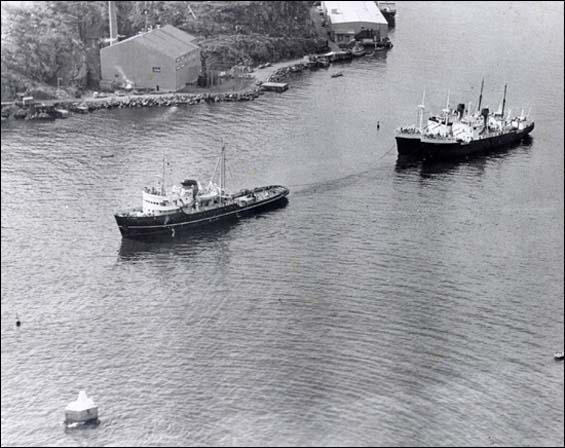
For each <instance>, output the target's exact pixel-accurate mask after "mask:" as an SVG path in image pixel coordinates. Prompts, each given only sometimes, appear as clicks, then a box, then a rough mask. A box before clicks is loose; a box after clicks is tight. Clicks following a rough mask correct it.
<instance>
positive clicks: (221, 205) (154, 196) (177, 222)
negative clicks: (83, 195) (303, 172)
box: [114, 147, 289, 239]
mask: <svg viewBox="0 0 565 448" xmlns="http://www.w3.org/2000/svg"><path fill="white" fill-rule="evenodd" d="M225 161H226V158H225V148H224V147H222V151H221V155H220V158H219V159H218V163H217V164H216V168H215V170H214V174H213V175H212V179H211V180H210V182H209V183H208V184H207V185H206V186H202V184H201V183H200V182H199V181H196V180H191V179H187V180H184V181H183V182H181V183H180V184H178V185H174V186H173V187H172V188H171V189H170V191H169V192H167V191H166V190H165V166H166V161H165V159H164V158H163V172H162V176H161V178H160V182H159V185H158V186H157V187H151V188H150V187H146V188H144V190H143V192H142V195H143V203H142V206H141V207H137V208H131V209H126V210H121V211H118V212H117V213H115V214H114V217H115V219H116V223H117V224H118V228H119V229H120V233H121V234H122V237H124V238H131V239H145V238H151V237H154V236H163V235H170V236H172V237H174V236H175V235H176V234H177V233H179V232H183V231H187V230H188V229H190V228H193V227H195V226H205V225H210V224H212V223H216V222H221V221H226V220H233V219H238V218H240V217H241V216H244V215H246V214H249V213H257V212H259V211H262V210H265V209H267V208H274V207H276V206H281V205H285V204H286V203H287V202H288V199H287V196H288V194H289V190H288V188H286V187H283V186H280V185H268V186H263V187H257V188H253V189H245V190H241V191H239V192H238V193H235V194H232V193H229V192H228V191H227V190H226V187H225V169H226V165H225V163H226V162H225ZM216 174H218V177H219V178H220V183H219V185H218V184H217V183H216V182H215V179H216Z"/></svg>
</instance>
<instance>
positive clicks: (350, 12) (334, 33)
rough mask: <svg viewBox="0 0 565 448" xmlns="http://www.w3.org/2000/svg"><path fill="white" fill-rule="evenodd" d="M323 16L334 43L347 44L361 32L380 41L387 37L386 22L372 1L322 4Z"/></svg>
mask: <svg viewBox="0 0 565 448" xmlns="http://www.w3.org/2000/svg"><path fill="white" fill-rule="evenodd" d="M321 6H322V10H323V12H324V15H325V17H326V19H327V22H328V25H329V27H330V36H331V38H332V40H333V41H334V42H336V43H337V44H338V45H339V44H347V43H348V42H350V41H351V40H352V39H354V38H355V36H356V35H357V34H359V33H360V32H361V31H364V30H366V31H368V32H369V33H371V34H372V35H373V36H375V38H376V40H378V41H380V40H382V39H384V38H385V37H387V35H388V22H387V20H386V19H385V18H384V16H383V14H382V13H381V11H380V10H379V8H378V7H377V5H376V3H375V2H374V1H370V2H369V1H367V2H347V1H345V2H322V4H321Z"/></svg>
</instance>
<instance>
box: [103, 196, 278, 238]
mask: <svg viewBox="0 0 565 448" xmlns="http://www.w3.org/2000/svg"><path fill="white" fill-rule="evenodd" d="M278 188H282V187H278ZM260 190H261V189H256V190H255V191H260ZM288 193H289V191H288V190H287V189H286V188H284V189H282V190H281V192H280V193H278V194H276V195H273V196H272V197H269V198H267V199H264V200H260V201H256V202H253V203H250V204H248V205H246V206H240V205H238V204H236V203H233V204H230V205H227V206H224V207H218V208H216V209H213V210H207V211H202V212H198V213H190V214H186V213H184V212H182V211H179V212H177V213H174V214H169V215H161V216H148V217H132V216H124V215H121V214H116V215H114V217H115V218H116V222H117V224H118V227H119V229H120V233H121V234H122V237H124V238H131V239H149V238H154V237H159V236H162V235H170V236H173V237H174V236H175V235H176V234H177V233H181V232H186V231H188V230H189V229H192V228H195V227H199V226H206V225H211V224H215V223H222V222H230V221H234V220H237V219H239V218H241V217H243V216H246V215H250V214H255V213H258V212H262V211H266V210H270V209H274V208H278V207H281V206H284V205H286V204H287V203H288V199H287V197H286V196H287V195H288Z"/></svg>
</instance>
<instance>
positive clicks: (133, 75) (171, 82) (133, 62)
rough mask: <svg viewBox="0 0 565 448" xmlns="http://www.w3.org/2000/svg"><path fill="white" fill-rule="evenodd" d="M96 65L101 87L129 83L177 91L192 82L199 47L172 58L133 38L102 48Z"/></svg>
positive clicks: (196, 69) (198, 72) (194, 77)
mask: <svg viewBox="0 0 565 448" xmlns="http://www.w3.org/2000/svg"><path fill="white" fill-rule="evenodd" d="M177 59H178V60H179V62H177ZM100 63H101V72H102V80H103V82H104V84H109V83H111V82H112V81H116V82H122V83H124V84H125V83H127V81H130V82H133V84H134V87H135V88H139V89H157V86H158V87H159V90H178V89H181V88H182V87H184V85H185V84H187V83H193V82H196V80H197V79H198V75H199V74H200V67H201V63H200V49H199V48H195V49H190V50H189V51H188V52H187V53H186V54H185V55H184V59H183V58H176V59H175V58H173V57H170V56H167V55H165V54H163V53H161V52H159V51H158V50H157V49H152V48H149V47H147V46H145V45H141V44H139V43H138V42H136V40H135V39H132V40H131V41H128V42H122V43H120V44H118V45H112V46H109V47H106V48H103V49H102V50H101V51H100ZM183 64H184V66H182V65H183ZM177 67H179V69H178V70H177Z"/></svg>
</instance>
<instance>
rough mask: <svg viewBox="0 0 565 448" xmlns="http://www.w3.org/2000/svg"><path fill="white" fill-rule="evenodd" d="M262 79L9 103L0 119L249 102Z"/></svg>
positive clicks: (288, 71)
mask: <svg viewBox="0 0 565 448" xmlns="http://www.w3.org/2000/svg"><path fill="white" fill-rule="evenodd" d="M315 68H318V66H317V65H316V64H313V63H312V62H310V61H308V62H305V61H304V60H302V61H299V62H296V61H295V62H293V63H291V64H289V65H284V66H282V67H279V68H276V69H275V70H274V71H273V72H271V73H269V74H266V75H267V77H266V78H265V77H263V78H264V79H265V81H268V82H282V81H284V80H286V79H288V77H289V76H291V75H292V74H294V73H302V72H303V71H304V70H307V69H315ZM262 84H263V81H262V80H260V79H257V81H256V85H255V87H253V88H251V89H247V90H244V91H240V92H222V93H199V94H194V93H163V94H144V95H127V96H117V95H111V96H109V97H105V98H85V99H80V100H77V99H71V100H43V101H41V100H37V101H36V102H35V104H34V105H33V106H29V107H22V106H19V105H16V104H15V103H14V104H11V105H7V106H5V107H4V106H3V107H2V120H3V121H4V120H5V119H7V118H8V117H14V118H16V119H28V120H34V119H37V120H49V119H55V118H61V113H60V111H61V109H64V110H68V111H70V112H73V113H88V112H94V111H96V110H100V109H126V108H138V107H167V106H179V105H189V106H192V105H196V104H201V103H218V102H240V101H253V100H254V99H255V98H257V97H259V96H260V95H262V94H263V93H264V92H263V89H262V88H261V85H262Z"/></svg>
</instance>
